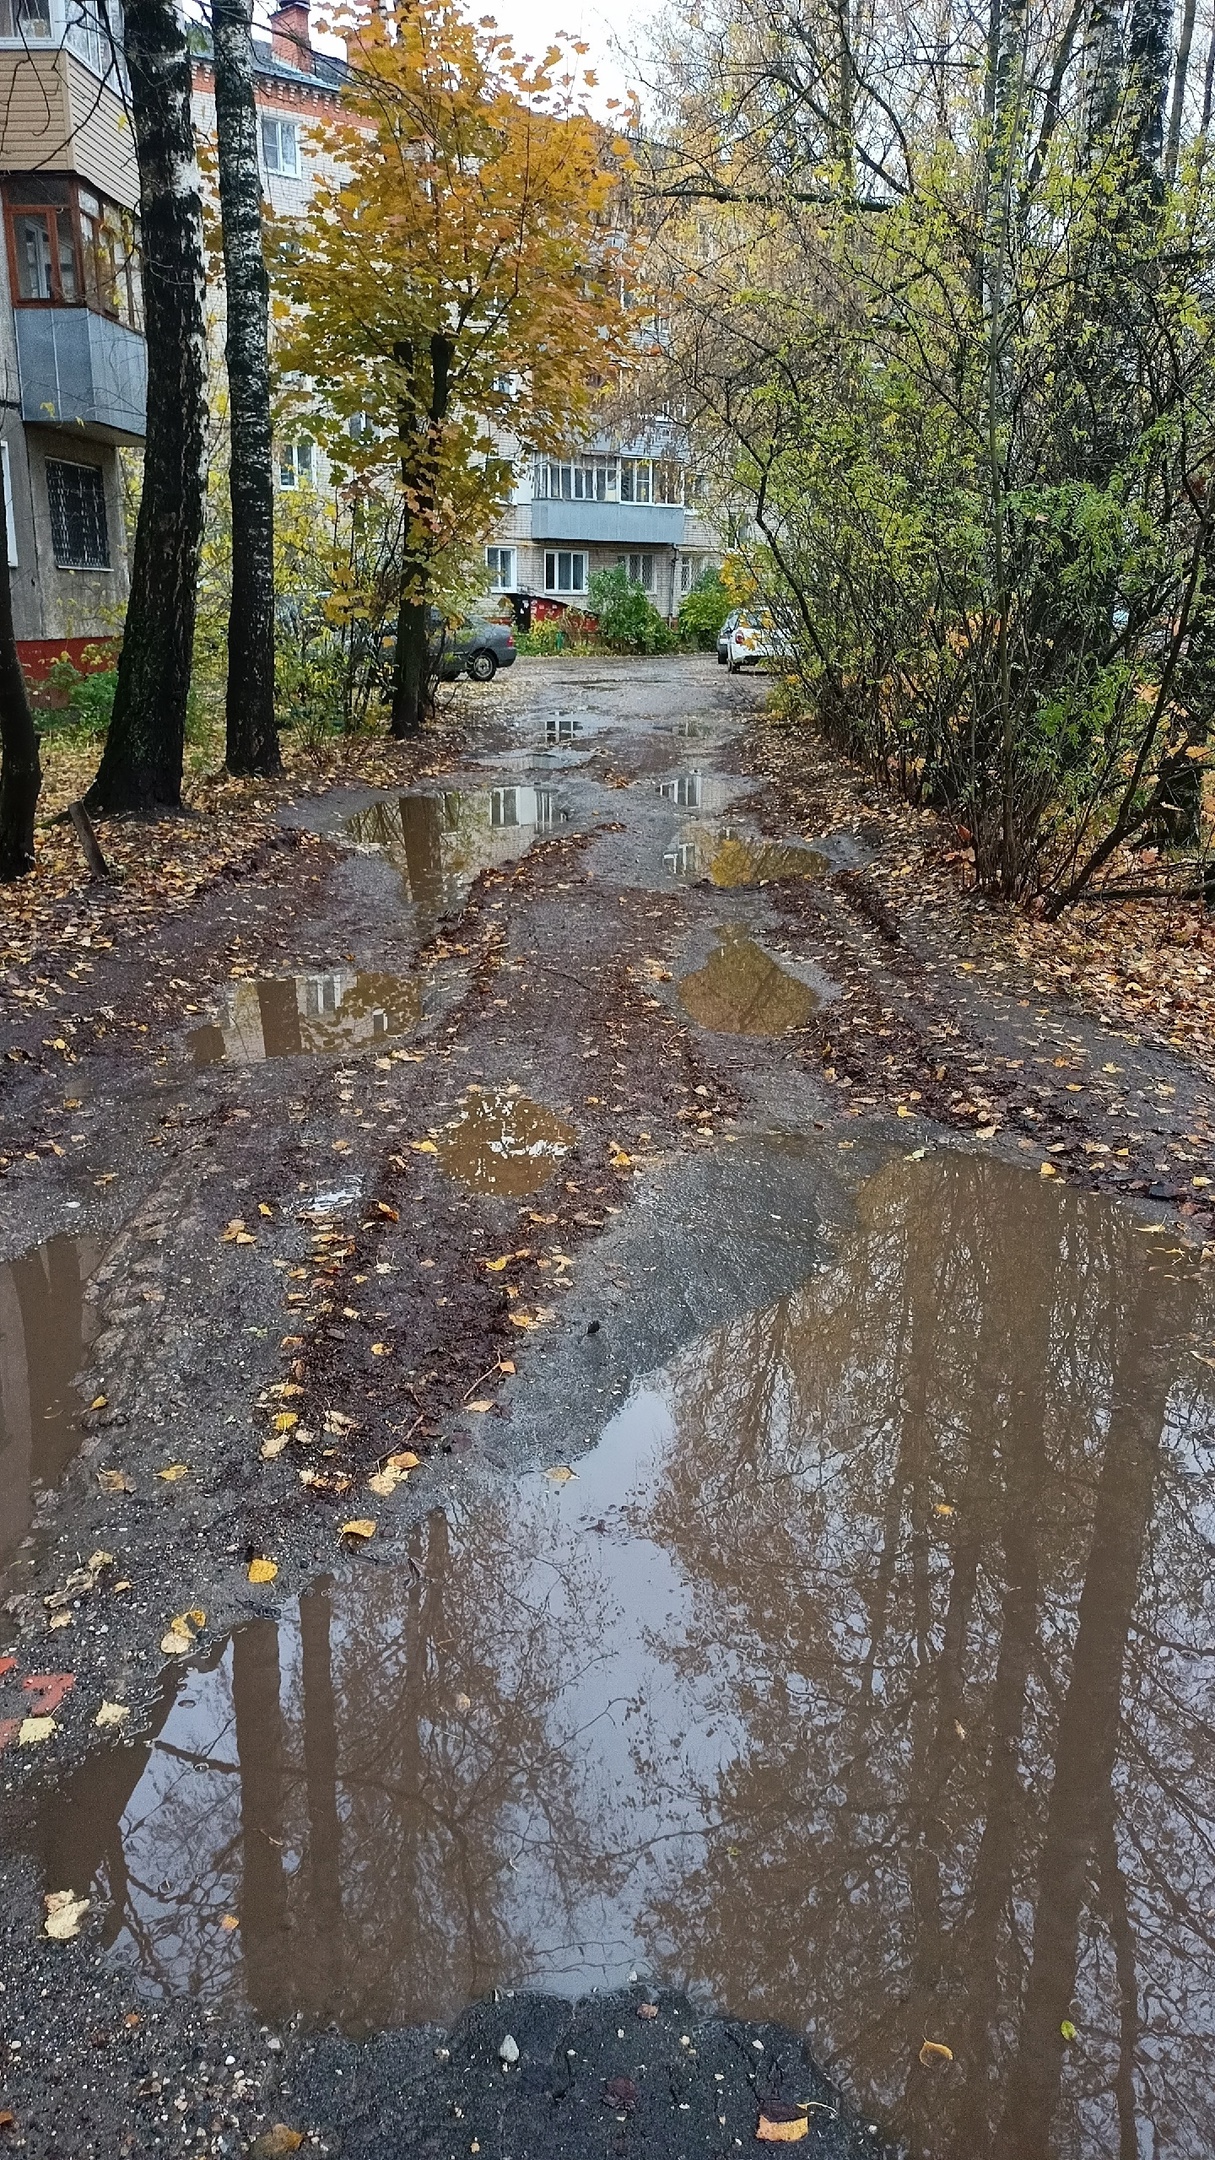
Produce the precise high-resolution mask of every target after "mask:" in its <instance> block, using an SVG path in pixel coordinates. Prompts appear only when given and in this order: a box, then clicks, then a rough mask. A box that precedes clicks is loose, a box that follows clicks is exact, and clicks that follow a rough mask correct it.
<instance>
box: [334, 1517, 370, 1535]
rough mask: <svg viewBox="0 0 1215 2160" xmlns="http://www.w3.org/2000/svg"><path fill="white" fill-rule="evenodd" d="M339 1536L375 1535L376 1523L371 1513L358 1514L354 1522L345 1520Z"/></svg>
mask: <svg viewBox="0 0 1215 2160" xmlns="http://www.w3.org/2000/svg"><path fill="white" fill-rule="evenodd" d="M338 1536H339V1537H357V1538H369V1537H374V1536H375V1524H374V1522H373V1521H372V1519H371V1517H370V1516H369V1515H357V1516H356V1517H355V1519H354V1521H353V1522H344V1523H343V1524H342V1527H341V1529H340V1530H339V1532H338Z"/></svg>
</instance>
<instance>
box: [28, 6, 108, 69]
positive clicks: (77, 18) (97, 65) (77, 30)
mask: <svg viewBox="0 0 1215 2160" xmlns="http://www.w3.org/2000/svg"><path fill="white" fill-rule="evenodd" d="M42 4H43V5H45V4H46V0H42ZM67 42H68V44H69V45H70V46H71V47H72V50H73V51H74V52H78V53H79V54H80V57H81V59H82V60H84V61H86V62H87V63H88V65H89V67H90V68H91V69H92V71H93V73H94V75H100V76H101V77H102V78H103V79H104V77H105V76H107V75H108V74H109V73H110V70H111V69H112V68H113V66H114V63H115V61H116V59H117V57H118V56H117V53H116V50H115V45H114V40H113V38H112V36H111V34H110V25H109V18H108V16H107V14H106V9H105V0H68V5H67Z"/></svg>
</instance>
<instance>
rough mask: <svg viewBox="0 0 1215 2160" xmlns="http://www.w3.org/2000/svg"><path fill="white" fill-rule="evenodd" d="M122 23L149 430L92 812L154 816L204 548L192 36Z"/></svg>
mask: <svg viewBox="0 0 1215 2160" xmlns="http://www.w3.org/2000/svg"><path fill="white" fill-rule="evenodd" d="M125 13H126V57H127V66H128V68H129V70H130V77H131V106H132V117H133V121H134V134H135V149H136V153H137V155H138V159H139V207H140V218H141V223H142V250H143V290H144V305H145V309H146V316H147V344H148V418H147V437H146V443H145V449H144V464H143V495H142V498H141V500H140V505H139V519H138V523H137V525H136V528H135V553H134V560H133V562H132V565H131V597H130V601H129V603H128V605H127V618H126V627H125V630H124V632H123V641H122V652H121V654H120V656H119V661H118V686H117V690H116V692H115V697H114V717H113V719H112V720H111V722H110V731H109V736H108V738H107V741H106V746H105V753H104V755H103V757H102V760H101V764H100V766H99V768H98V772H97V777H96V779H95V780H94V782H93V785H92V787H91V788H90V790H89V793H88V796H87V797H86V802H87V805H88V807H89V808H90V809H91V810H101V811H109V812H116V813H121V812H130V811H135V812H141V813H143V814H145V815H149V814H154V813H155V812H157V811H159V810H174V809H178V808H180V805H181V773H182V760H183V757H184V752H185V730H186V700H187V697H188V695H189V689H190V670H191V661H192V653H193V645H194V611H195V602H196V587H197V580H198V554H199V545H200V542H201V538H202V513H203V429H204V422H205V404H204V384H205V380H206V331H205V327H204V322H203V293H204V269H203V237H202V205H201V201H200V193H199V173H198V162H197V159H196V157H195V151H194V129H193V126H192V124H191V119H190V60H189V54H188V52H187V49H186V40H185V32H184V29H183V26H182V23H181V22H180V21H179V19H178V16H177V14H176V11H175V9H174V6H173V0H127V5H126V10H125Z"/></svg>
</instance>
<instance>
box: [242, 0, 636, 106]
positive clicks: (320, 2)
mask: <svg viewBox="0 0 1215 2160" xmlns="http://www.w3.org/2000/svg"><path fill="white" fill-rule="evenodd" d="M272 4H273V0H254V21H255V23H256V25H257V27H258V29H259V30H260V31H261V32H262V34H263V35H268V34H269V33H268V25H269V15H270V7H271V5H272ZM464 5H465V7H466V9H467V12H468V13H469V14H470V15H471V16H472V18H473V21H474V22H476V21H479V20H480V19H481V17H482V16H485V15H492V16H493V18H494V20H495V22H496V23H497V24H498V25H499V28H500V29H503V30H506V31H508V32H509V33H510V35H511V37H512V38H513V39H514V41H515V44H516V46H517V48H518V50H519V52H520V53H535V54H536V55H539V54H540V53H542V52H543V51H544V50H545V48H546V46H548V45H549V44H551V43H552V42H553V40H554V39H555V38H557V36H558V34H559V33H560V32H562V31H564V32H565V33H566V37H567V38H568V39H573V38H577V39H579V40H581V41H583V42H585V44H586V45H587V46H588V47H589V48H590V49H589V51H588V52H587V53H586V54H585V55H584V57H583V61H582V65H583V66H584V67H589V68H593V70H594V71H595V74H596V75H597V76H598V85H597V88H596V89H595V91H594V92H593V93H592V96H591V99H590V101H589V102H590V103H591V106H592V109H593V110H594V111H596V112H597V113H598V114H599V115H600V116H601V118H605V119H606V118H608V117H610V116H609V115H608V113H607V111H606V100H607V99H608V98H613V97H614V98H619V99H621V100H623V99H624V98H625V97H626V96H627V94H628V91H629V89H630V88H631V85H632V78H631V76H630V74H629V72H628V68H627V64H626V63H625V62H624V60H623V59H622V57H621V55H620V53H619V52H617V51H616V50H615V49H614V47H615V40H616V38H617V37H618V38H619V39H620V40H621V42H622V43H623V44H624V45H625V46H628V45H630V44H631V43H632V41H633V34H634V22H635V20H636V18H637V14H638V13H639V10H640V0H618V4H617V6H616V7H615V8H614V9H613V10H612V13H611V17H610V19H609V18H608V16H607V15H606V13H605V9H604V5H603V0H464ZM326 14H327V10H326V7H325V0H313V8H312V17H313V23H312V36H313V42H314V43H315V44H316V45H317V46H318V48H319V49H320V50H321V51H322V52H340V51H341V50H342V46H341V44H340V42H339V41H338V40H336V39H335V38H332V37H326V36H325V35H324V34H323V33H320V34H318V31H317V23H318V22H323V21H324V20H325V19H326Z"/></svg>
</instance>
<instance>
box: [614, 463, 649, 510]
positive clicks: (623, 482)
mask: <svg viewBox="0 0 1215 2160" xmlns="http://www.w3.org/2000/svg"><path fill="white" fill-rule="evenodd" d="M649 499H650V461H649V459H648V458H621V460H620V500H621V502H636V503H648V501H649Z"/></svg>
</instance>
